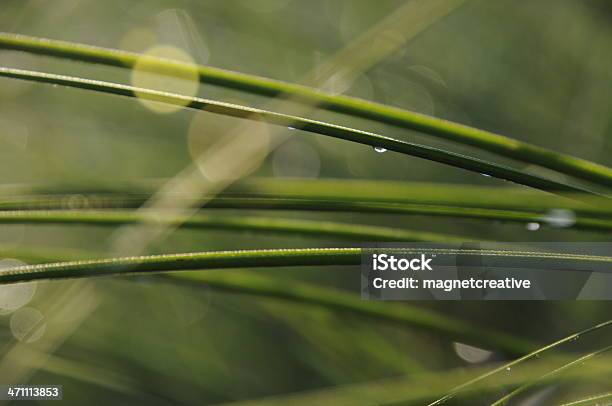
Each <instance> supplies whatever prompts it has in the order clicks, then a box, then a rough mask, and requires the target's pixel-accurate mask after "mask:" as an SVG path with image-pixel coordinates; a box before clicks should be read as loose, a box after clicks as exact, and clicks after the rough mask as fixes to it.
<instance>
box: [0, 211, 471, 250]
mask: <svg viewBox="0 0 612 406" xmlns="http://www.w3.org/2000/svg"><path fill="white" fill-rule="evenodd" d="M147 221H153V222H155V223H163V224H168V225H176V226H177V227H180V228H188V229H220V230H238V231H248V230H250V231H260V232H268V233H287V234H298V235H313V236H319V237H340V238H343V239H350V240H358V241H363V240H376V241H424V242H463V241H466V240H469V238H468V237H461V236H457V235H448V234H439V233H432V232H426V231H412V230H403V229H398V228H391V227H380V226H371V225H366V224H354V223H351V224H348V223H341V222H334V221H315V220H298V219H283V218H277V217H256V216H244V215H233V216H229V215H224V216H219V215H207V214H196V215H193V216H190V217H188V218H184V217H181V216H174V215H169V214H166V213H160V212H151V213H147V212H146V211H134V210H132V211H129V210H97V211H96V210H74V209H70V210H29V211H28V210H19V211H0V224H10V223H19V224H65V225H70V224H73V225H75V224H81V225H98V226H118V225H125V224H139V223H142V222H147Z"/></svg>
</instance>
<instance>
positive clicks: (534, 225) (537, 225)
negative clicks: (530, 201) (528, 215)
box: [525, 222, 540, 231]
mask: <svg viewBox="0 0 612 406" xmlns="http://www.w3.org/2000/svg"><path fill="white" fill-rule="evenodd" d="M525 228H526V229H527V230H529V231H538V230H539V229H540V223H536V222H532V223H527V224H526V225H525Z"/></svg>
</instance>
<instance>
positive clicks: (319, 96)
mask: <svg viewBox="0 0 612 406" xmlns="http://www.w3.org/2000/svg"><path fill="white" fill-rule="evenodd" d="M0 47H2V48H5V49H13V50H19V51H26V52H32V53H36V54H42V55H49V56H54V57H60V58H68V59H74V60H78V61H84V62H93V63H99V64H104V65H109V66H118V67H128V68H131V67H133V66H134V65H135V64H136V62H137V61H138V60H139V58H141V57H142V55H139V54H136V53H131V52H125V51H119V50H113V49H105V48H100V47H94V46H88V45H82V44H75V43H70V42H63V41H55V40H50V39H44V38H36V37H28V36H24V35H18V34H10V33H0ZM156 62H157V63H155V64H151V69H152V70H153V71H154V72H155V73H159V74H164V75H168V76H178V77H184V73H185V71H186V70H187V71H191V70H192V69H193V66H192V65H189V64H185V63H182V62H179V61H172V60H168V59H161V58H160V59H158V60H157V61H156ZM197 70H198V75H199V78H200V81H201V82H202V83H210V84H213V85H218V86H223V87H227V88H232V89H237V90H242V91H246V92H251V93H256V94H260V95H265V96H271V97H276V96H281V95H286V96H290V97H291V98H292V99H293V100H296V101H299V102H304V103H308V104H309V105H311V104H316V105H320V106H321V107H323V108H326V109H328V110H331V111H336V112H339V113H344V114H349V115H353V116H358V117H363V118H367V119H371V120H375V121H378V122H381V123H386V124H391V125H396V126H399V127H403V128H407V129H410V130H415V131H420V132H424V133H427V134H429V135H433V136H437V137H441V138H443V139H446V140H450V141H454V142H458V143H462V144H466V145H471V146H474V147H478V148H481V149H484V150H487V151H490V152H493V153H497V154H500V155H503V156H505V157H509V158H513V159H516V160H520V161H523V162H528V163H532V164H535V165H539V166H542V167H546V168H549V169H553V170H556V171H558V172H561V173H564V174H567V175H571V176H574V177H576V178H579V179H583V180H587V181H590V182H594V183H597V184H600V185H602V186H607V187H612V169H611V168H608V167H606V166H604V165H600V164H597V163H594V162H590V161H587V160H584V159H580V158H576V157H573V156H570V155H566V154H561V153H557V152H554V151H551V150H548V149H546V148H542V147H539V146H536V145H532V144H528V143H525V142H521V141H518V140H515V139H512V138H509V137H505V136H502V135H499V134H495V133H492V132H488V131H484V130H480V129H476V128H473V127H469V126H465V125H461V124H458V123H453V122H450V121H446V120H442V119H438V118H435V117H430V116H426V115H422V114H418V113H414V112H411V111H407V110H403V109H399V108H396V107H391V106H386V105H383V104H379V103H374V102H370V101H366V100H362V99H358V98H353V97H348V96H343V95H332V94H329V93H325V92H322V91H320V90H317V89H312V88H308V87H305V86H301V85H296V84H290V83H286V82H281V81H276V80H272V79H268V78H263V77H258V76H253V75H247V74H243V73H238V72H232V71H227V70H222V69H217V68H212V67H207V66H198V67H197ZM380 146H382V147H384V145H380ZM385 148H386V147H385ZM484 173H486V172H484Z"/></svg>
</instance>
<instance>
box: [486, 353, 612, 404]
mask: <svg viewBox="0 0 612 406" xmlns="http://www.w3.org/2000/svg"><path fill="white" fill-rule="evenodd" d="M611 349H612V345H611V346H607V347H605V348H602V349H601V350H598V351H594V352H591V353H589V354H586V355H584V356H582V357H580V358H577V359H575V360H573V361H571V362H568V363H567V364H565V365H562V366H560V367H559V368H556V369H554V370H552V371H550V372H549V373H547V374H545V375H543V376H541V377H539V378H538V379H535V380H533V381H530V382H527V383H524V384H523V385H521V386H519V387H518V388H516V389H514V390H513V391H512V392H510V393H508V394H507V395H505V396H503V397H501V398H499V399H498V400H497V401H495V402H493V403H492V404H491V406H503V405H505V404H507V403H508V401H510V399H512V398H514V397H515V396H517V395H520V394H521V393H523V392H525V391H526V390H528V389H530V388H532V387H534V386H536V385H538V384H540V383H542V382H544V381H549V380H550V378H553V377H554V376H556V375H558V374H560V373H562V372H564V371H566V370H567V369H570V368H572V367H575V366H579V365H583V364H584V362H586V361H588V360H589V359H591V358H594V357H596V356H598V355H600V354H603V353H605V352H607V351H610V350H611Z"/></svg>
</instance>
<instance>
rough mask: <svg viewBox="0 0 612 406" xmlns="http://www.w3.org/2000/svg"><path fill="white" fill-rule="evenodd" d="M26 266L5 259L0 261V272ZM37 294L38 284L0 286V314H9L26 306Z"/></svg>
mask: <svg viewBox="0 0 612 406" xmlns="http://www.w3.org/2000/svg"><path fill="white" fill-rule="evenodd" d="M24 265H26V264H25V263H23V262H21V261H18V260H16V259H3V260H1V261H0V272H2V271H1V270H2V269H7V268H14V267H18V266H24ZM35 292H36V282H26V283H15V284H10V285H0V314H9V313H12V312H14V311H15V310H17V309H19V308H20V307H22V306H25V305H26V304H28V303H29V302H30V300H32V297H34V293H35Z"/></svg>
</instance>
